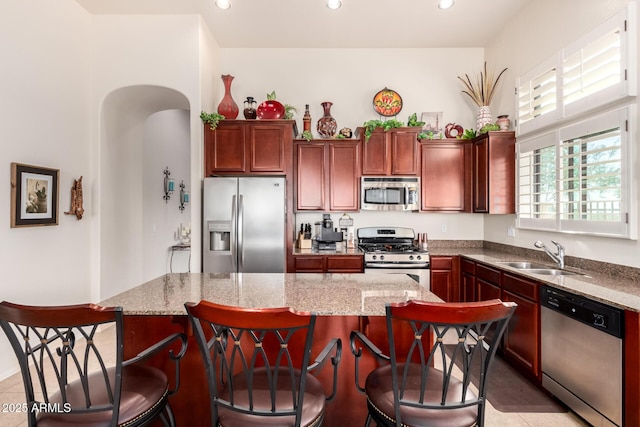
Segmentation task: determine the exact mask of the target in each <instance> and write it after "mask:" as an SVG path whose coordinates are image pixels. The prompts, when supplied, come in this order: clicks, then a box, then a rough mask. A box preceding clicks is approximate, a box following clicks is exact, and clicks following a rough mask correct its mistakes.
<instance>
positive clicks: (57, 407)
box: [0, 301, 187, 427]
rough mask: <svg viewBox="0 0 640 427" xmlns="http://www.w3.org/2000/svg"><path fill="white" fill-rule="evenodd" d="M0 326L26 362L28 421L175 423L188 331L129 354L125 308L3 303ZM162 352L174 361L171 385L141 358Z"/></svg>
mask: <svg viewBox="0 0 640 427" xmlns="http://www.w3.org/2000/svg"><path fill="white" fill-rule="evenodd" d="M0 326H1V327H2V330H3V331H4V333H5V334H6V335H7V338H8V339H9V342H10V343H11V347H12V348H13V351H14V353H15V354H16V357H17V358H18V362H19V364H20V369H21V371H22V381H23V385H24V390H25V403H26V405H27V407H28V408H29V409H31V410H29V411H27V414H26V415H27V422H28V425H29V427H34V426H38V427H58V426H59V427H68V426H78V427H80V426H84V427H116V426H122V427H138V426H145V425H148V424H150V423H151V422H152V421H153V419H154V418H156V417H159V418H160V420H161V421H162V422H163V423H164V424H165V426H175V420H174V417H173V412H172V411H171V407H170V406H169V401H168V396H169V395H171V394H173V393H175V392H176V391H177V387H178V384H179V383H180V380H179V376H178V374H179V372H180V369H179V363H180V359H181V358H182V356H183V355H184V353H185V351H186V349H187V337H186V335H185V334H182V333H177V334H171V335H169V336H167V337H166V338H164V339H163V340H161V341H159V342H157V343H156V344H154V345H153V346H151V347H149V348H147V349H145V350H144V351H142V352H141V353H139V354H138V355H137V356H135V357H132V358H130V359H127V360H124V358H123V354H124V350H123V344H122V336H123V314H122V308H121V307H100V306H98V305H95V304H78V305H69V306H26V305H19V304H13V303H10V302H6V301H4V302H2V303H0ZM100 328H102V329H103V330H105V332H104V333H113V334H115V343H114V342H113V340H100V339H99V338H98V335H96V333H97V332H98V330H100ZM160 351H164V352H165V354H166V356H167V358H168V359H171V360H173V361H174V362H175V373H176V378H175V380H174V381H173V383H174V384H175V386H174V388H173V389H172V390H169V380H168V379H167V375H166V374H165V373H164V372H163V371H161V370H160V369H157V368H154V367H150V366H146V365H145V364H144V362H143V360H144V359H146V358H147V357H149V356H152V355H154V354H158V353H159V352H160ZM107 355H109V356H108V357H107ZM34 408H36V409H37V410H34Z"/></svg>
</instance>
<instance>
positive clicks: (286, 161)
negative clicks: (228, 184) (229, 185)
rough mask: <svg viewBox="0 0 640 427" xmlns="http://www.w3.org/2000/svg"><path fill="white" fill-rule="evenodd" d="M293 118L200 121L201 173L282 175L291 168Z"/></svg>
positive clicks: (207, 174) (210, 174)
mask: <svg viewBox="0 0 640 427" xmlns="http://www.w3.org/2000/svg"><path fill="white" fill-rule="evenodd" d="M294 123H295V122H294V121H293V120H223V121H221V122H219V123H218V126H217V128H216V129H215V130H211V128H210V127H209V125H208V124H206V123H205V124H204V158H205V165H204V168H205V169H204V175H205V176H213V175H237V174H270V175H284V174H286V173H287V171H288V169H290V167H291V162H292V142H293V126H294Z"/></svg>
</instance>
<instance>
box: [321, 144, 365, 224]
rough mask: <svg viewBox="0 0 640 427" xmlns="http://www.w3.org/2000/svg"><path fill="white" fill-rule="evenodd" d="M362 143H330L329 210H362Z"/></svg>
mask: <svg viewBox="0 0 640 427" xmlns="http://www.w3.org/2000/svg"><path fill="white" fill-rule="evenodd" d="M359 147H360V143H359V142H357V141H355V142H354V141H349V142H335V143H330V144H329V146H328V148H329V170H328V176H327V179H328V180H329V210H331V211H358V210H359V208H360V165H359V164H360V156H359V151H360V148H359Z"/></svg>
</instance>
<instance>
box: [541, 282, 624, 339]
mask: <svg viewBox="0 0 640 427" xmlns="http://www.w3.org/2000/svg"><path fill="white" fill-rule="evenodd" d="M540 304H541V305H542V306H543V307H547V308H550V309H551V310H554V311H557V312H558V313H561V314H563V315H565V316H567V317H570V318H572V319H575V320H577V321H579V322H582V323H585V324H587V325H589V326H591V327H593V328H596V329H599V330H602V331H603V332H606V333H608V334H610V335H613V336H615V337H618V338H622V334H623V329H622V326H623V318H624V312H623V310H621V309H619V308H615V307H611V306H609V305H606V304H603V303H600V302H598V301H594V300H592V299H589V298H586V297H583V296H580V295H576V294H572V293H570V292H566V291H563V290H560V289H555V288H552V287H550V286H541V287H540Z"/></svg>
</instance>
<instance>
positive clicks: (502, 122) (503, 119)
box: [496, 114, 511, 130]
mask: <svg viewBox="0 0 640 427" xmlns="http://www.w3.org/2000/svg"><path fill="white" fill-rule="evenodd" d="M496 124H497V125H498V126H500V130H509V128H510V127H511V120H510V119H509V115H508V114H503V115H501V116H498V120H496Z"/></svg>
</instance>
